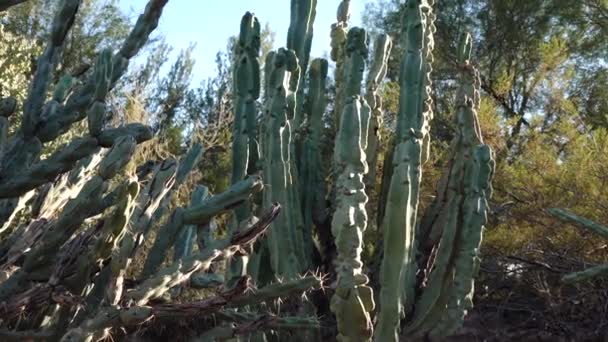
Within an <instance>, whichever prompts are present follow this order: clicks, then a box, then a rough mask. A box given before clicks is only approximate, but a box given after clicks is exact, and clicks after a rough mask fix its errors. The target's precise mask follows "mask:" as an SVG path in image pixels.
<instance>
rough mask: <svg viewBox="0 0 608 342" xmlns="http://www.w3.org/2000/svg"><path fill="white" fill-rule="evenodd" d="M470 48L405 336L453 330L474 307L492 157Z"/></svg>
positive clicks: (465, 49) (463, 55)
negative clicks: (424, 266)
mask: <svg viewBox="0 0 608 342" xmlns="http://www.w3.org/2000/svg"><path fill="white" fill-rule="evenodd" d="M471 46H472V43H471V38H470V36H466V37H465V39H463V41H462V43H461V46H460V49H459V53H458V55H459V57H460V64H461V70H462V71H461V75H460V82H461V87H460V90H459V94H458V99H457V109H456V113H455V116H454V120H455V122H456V127H457V129H458V130H457V134H456V136H455V138H454V141H453V142H452V147H451V148H452V157H451V159H450V161H449V163H448V166H447V168H446V171H445V172H444V175H443V180H442V182H441V185H440V187H439V189H438V193H439V194H438V196H437V197H436V200H435V202H434V203H433V204H432V205H431V207H430V208H429V211H428V212H427V214H426V215H425V218H424V219H423V223H422V224H421V227H420V232H419V235H420V239H421V241H420V242H421V243H420V247H421V251H422V254H423V259H422V262H424V264H427V263H426V261H427V260H432V262H428V264H429V266H428V269H427V270H426V278H425V279H424V280H422V282H423V283H424V286H423V288H422V293H421V295H420V296H419V298H418V300H417V301H416V305H415V309H414V312H413V316H412V319H411V321H410V323H409V324H408V325H407V326H406V328H405V334H407V335H408V336H412V337H423V336H426V337H428V338H430V339H431V340H434V341H440V340H443V339H445V338H446V337H447V336H449V335H451V334H452V333H454V332H455V331H456V329H458V328H459V327H460V326H461V325H462V322H463V321H464V316H465V314H466V312H467V310H468V309H470V308H471V307H472V305H473V303H472V297H473V290H474V288H473V279H474V277H475V276H476V274H477V272H478V269H479V262H480V261H479V246H480V243H481V237H482V230H483V226H484V224H485V223H486V222H487V212H488V210H489V208H488V199H489V197H490V196H491V192H492V188H491V185H490V183H491V178H492V175H493V172H494V160H493V159H492V151H491V150H490V148H489V147H488V146H487V145H484V144H483V141H482V137H481V131H480V128H479V122H478V119H477V110H478V108H479V104H480V96H479V89H480V87H481V81H480V79H479V73H478V72H477V70H476V69H475V68H474V67H473V66H472V65H471V64H470V53H471ZM431 244H433V245H434V247H431ZM431 253H432V254H433V255H432V257H431ZM431 258H432V259H431Z"/></svg>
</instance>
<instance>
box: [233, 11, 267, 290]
mask: <svg viewBox="0 0 608 342" xmlns="http://www.w3.org/2000/svg"><path fill="white" fill-rule="evenodd" d="M259 54H260V23H259V22H258V19H257V18H256V17H255V16H254V15H253V14H251V13H249V12H247V13H246V14H245V15H244V16H243V19H242V20H241V30H240V34H239V39H238V41H237V44H236V50H235V68H234V76H233V79H234V83H233V92H234V95H235V96H234V100H235V104H234V107H235V113H234V129H233V139H232V184H235V183H237V182H239V181H241V180H242V179H243V178H245V175H247V174H250V173H253V172H255V171H257V170H256V169H257V167H258V165H257V163H258V159H259V156H258V147H257V144H256V140H255V133H256V131H257V128H256V126H257V125H256V121H257V111H256V101H257V99H258V98H259V96H260V64H259V62H258V56H259ZM251 210H252V208H251V204H250V203H247V202H244V203H243V204H241V205H239V206H238V207H237V208H235V210H234V218H233V222H232V227H231V230H232V231H235V230H236V229H237V228H238V226H239V224H240V223H241V222H243V221H245V220H247V219H248V218H249V217H250V215H251V214H252V213H251ZM245 261H246V259H244V258H241V257H238V256H237V257H236V258H235V259H233V260H231V261H230V263H229V265H228V267H227V271H226V272H227V279H228V282H229V283H233V282H234V281H236V280H238V279H239V278H240V277H241V276H243V275H244V273H245V269H246V268H247V265H246V263H245Z"/></svg>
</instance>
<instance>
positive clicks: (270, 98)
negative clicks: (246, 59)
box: [262, 49, 304, 278]
mask: <svg viewBox="0 0 608 342" xmlns="http://www.w3.org/2000/svg"><path fill="white" fill-rule="evenodd" d="M265 68H266V73H265V75H266V77H265V80H266V85H265V86H266V88H265V97H266V98H265V101H264V107H265V113H266V115H265V117H264V129H263V136H262V151H263V158H264V163H263V165H264V169H263V178H264V181H265V183H266V184H268V187H267V188H266V191H264V196H263V197H264V200H263V201H264V204H265V205H270V204H271V203H274V202H277V203H282V204H284V208H283V211H282V214H281V215H280V216H279V217H278V218H277V219H276V220H275V221H274V222H273V224H272V230H271V232H270V234H269V235H268V244H269V249H270V258H271V267H272V270H273V271H274V272H275V274H280V275H282V276H284V277H287V278H293V277H295V276H296V275H297V274H298V273H299V272H301V271H303V268H304V267H303V265H302V264H303V262H302V261H303V260H301V256H302V255H303V251H302V236H301V234H302V231H301V230H300V229H299V227H298V226H297V222H302V218H301V208H300V207H299V206H297V205H296V203H295V202H294V200H293V199H294V197H293V193H292V191H293V188H294V183H293V178H292V170H293V160H292V158H291V148H290V145H291V139H292V136H291V133H292V127H291V125H290V122H289V120H288V118H289V117H293V110H295V108H294V107H293V106H292V105H289V102H290V101H293V93H291V92H290V90H289V88H288V85H289V81H290V77H291V75H292V73H293V72H295V71H296V70H297V69H298V59H297V57H296V55H295V53H294V52H293V51H290V50H285V49H279V50H278V51H276V52H270V53H269V54H268V56H267V58H266V65H265ZM298 215H300V216H299V217H298Z"/></svg>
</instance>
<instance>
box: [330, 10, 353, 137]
mask: <svg viewBox="0 0 608 342" xmlns="http://www.w3.org/2000/svg"><path fill="white" fill-rule="evenodd" d="M349 19H350V0H342V1H341V2H340V5H338V11H337V15H336V20H337V21H336V23H335V24H332V26H331V53H330V56H331V60H332V61H334V62H336V70H335V74H334V82H335V84H336V85H335V87H336V97H335V101H334V130H335V131H336V132H337V131H338V126H339V125H340V116H341V115H342V108H343V106H344V101H346V96H345V93H344V82H345V73H344V58H345V57H346V50H345V49H346V46H345V45H346V38H347V35H348V21H349Z"/></svg>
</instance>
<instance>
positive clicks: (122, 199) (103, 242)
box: [89, 178, 139, 264]
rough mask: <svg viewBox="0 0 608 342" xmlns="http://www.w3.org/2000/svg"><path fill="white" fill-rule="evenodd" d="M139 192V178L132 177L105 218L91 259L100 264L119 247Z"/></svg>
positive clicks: (91, 253)
mask: <svg viewBox="0 0 608 342" xmlns="http://www.w3.org/2000/svg"><path fill="white" fill-rule="evenodd" d="M138 193H139V183H138V182H137V178H130V179H128V180H127V182H126V183H125V185H124V190H122V191H121V194H120V195H119V201H118V202H117V204H116V207H115V209H114V210H113V211H112V213H111V214H110V215H109V216H108V217H106V218H105V219H104V224H103V228H102V229H101V233H100V234H99V236H100V238H99V239H98V240H97V242H96V243H95V247H94V248H93V249H92V251H91V252H90V256H89V259H90V260H91V261H92V262H93V263H94V264H98V263H100V262H101V261H103V260H105V259H107V258H108V257H110V255H111V253H112V250H114V249H117V248H119V246H120V241H121V240H122V238H123V237H124V235H125V233H126V228H127V224H128V223H129V219H130V218H131V215H132V214H133V209H134V205H135V199H136V198H137V194H138Z"/></svg>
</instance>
